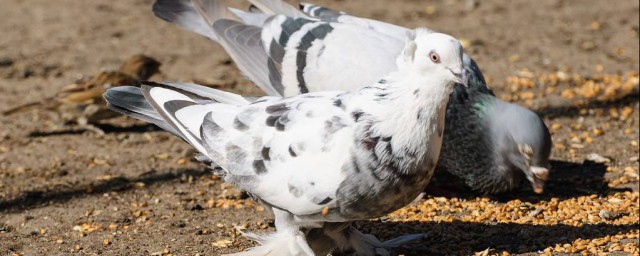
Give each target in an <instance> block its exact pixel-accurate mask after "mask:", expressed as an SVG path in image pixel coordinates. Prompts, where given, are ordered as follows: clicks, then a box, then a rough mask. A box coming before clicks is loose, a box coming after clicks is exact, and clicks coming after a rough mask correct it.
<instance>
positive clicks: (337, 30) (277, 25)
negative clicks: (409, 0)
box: [153, 0, 551, 193]
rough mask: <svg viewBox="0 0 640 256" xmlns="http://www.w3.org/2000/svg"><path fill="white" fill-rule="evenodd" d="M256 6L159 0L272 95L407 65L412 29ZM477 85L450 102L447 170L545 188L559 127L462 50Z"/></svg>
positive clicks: (476, 180) (312, 9)
mask: <svg viewBox="0 0 640 256" xmlns="http://www.w3.org/2000/svg"><path fill="white" fill-rule="evenodd" d="M249 2H251V3H252V7H251V9H250V11H249V12H243V11H240V10H237V9H227V8H226V7H224V6H223V5H222V4H221V3H220V1H219V0H157V1H156V2H155V3H154V5H153V12H154V13H155V14H156V15H157V16H158V17H160V18H162V19H164V20H167V21H169V22H173V23H175V24H176V25H178V26H180V27H182V28H185V29H188V30H191V31H195V32H197V33H199V34H202V35H204V36H207V37H209V38H211V39H212V40H214V41H216V42H218V43H220V44H221V45H222V46H223V47H224V49H225V50H226V51H227V52H228V53H229V55H230V56H231V58H232V59H233V60H234V61H235V63H236V64H237V65H238V67H239V68H240V70H241V71H242V72H243V74H245V75H246V76H247V77H248V78H249V79H250V80H251V81H253V82H255V83H256V84H257V85H258V86H259V87H260V88H261V89H262V90H263V91H264V92H266V93H267V94H268V95H272V96H293V95H297V94H300V93H307V92H317V91H330V90H347V91H350V90H356V89H358V88H359V87H361V86H363V85H367V84H371V83H373V82H375V81H377V80H378V79H380V78H382V77H383V76H385V75H386V74H388V73H389V72H393V71H395V70H397V69H398V66H396V63H395V61H394V60H395V58H396V56H397V55H398V54H399V53H400V51H401V50H402V48H403V43H404V41H403V39H404V34H405V33H406V31H408V29H407V28H404V27H400V26H396V25H393V24H389V23H385V22H381V21H376V20H371V19H365V18H359V17H355V16H352V15H349V14H346V13H343V12H337V11H333V10H330V9H327V8H324V7H320V6H315V5H312V4H302V5H301V10H298V9H297V8H295V7H293V6H291V5H289V4H287V3H285V2H284V1H282V0H249ZM463 59H464V62H463V64H464V68H465V70H466V71H467V73H468V74H469V86H468V87H463V86H461V85H456V86H455V87H454V91H453V93H452V95H451V97H450V100H449V104H448V107H447V114H446V123H447V127H446V128H445V135H444V142H443V146H442V154H441V156H440V159H439V161H438V169H442V170H446V171H449V172H451V173H453V174H454V175H456V176H458V177H460V178H462V179H463V180H464V181H465V182H466V183H467V185H469V186H470V187H471V188H473V189H477V190H480V191H482V192H484V193H497V192H504V191H508V190H511V189H514V188H516V187H518V186H519V185H520V184H521V181H523V180H528V181H529V182H530V183H531V186H532V187H533V190H534V191H535V192H537V193H541V192H542V191H543V187H544V182H545V181H546V179H547V177H548V175H549V168H550V164H549V155H550V152H551V136H550V134H549V131H548V129H547V126H546V125H545V124H544V122H543V121H542V119H541V118H540V117H538V116H537V115H536V114H535V113H534V112H532V111H530V110H528V109H526V108H523V107H521V106H518V105H516V104H511V103H508V102H504V101H501V100H500V99H498V98H496V97H495V96H494V95H493V92H492V91H491V90H490V89H489V88H488V87H487V85H486V82H485V80H484V77H483V75H482V73H481V72H480V69H479V68H478V66H477V65H476V63H475V62H474V61H473V59H471V58H470V57H469V56H468V55H466V54H464V55H463Z"/></svg>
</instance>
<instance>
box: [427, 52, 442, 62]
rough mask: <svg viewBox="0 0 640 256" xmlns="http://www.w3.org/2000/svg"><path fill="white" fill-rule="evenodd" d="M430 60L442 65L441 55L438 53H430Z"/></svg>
mask: <svg viewBox="0 0 640 256" xmlns="http://www.w3.org/2000/svg"><path fill="white" fill-rule="evenodd" d="M429 59H431V61H433V63H440V55H438V54H437V53H436V52H430V53H429Z"/></svg>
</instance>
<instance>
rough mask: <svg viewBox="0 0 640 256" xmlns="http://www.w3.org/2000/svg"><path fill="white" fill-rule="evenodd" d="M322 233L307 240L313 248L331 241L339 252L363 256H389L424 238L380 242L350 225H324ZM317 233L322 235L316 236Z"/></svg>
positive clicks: (418, 235) (414, 235) (399, 238)
mask: <svg viewBox="0 0 640 256" xmlns="http://www.w3.org/2000/svg"><path fill="white" fill-rule="evenodd" d="M322 231H323V232H313V233H314V234H316V235H315V236H313V237H312V236H309V239H308V240H309V242H310V244H311V245H312V246H313V247H314V248H318V247H321V246H322V245H326V244H327V242H326V240H332V241H333V244H334V247H336V249H337V250H338V251H339V252H353V253H354V254H355V255H364V256H375V255H391V253H390V251H391V250H393V249H395V248H398V247H399V246H401V245H403V244H406V243H409V242H412V241H414V240H417V239H420V238H422V237H424V235H423V234H411V235H404V236H400V237H397V238H394V239H391V240H388V241H384V242H382V241H380V240H378V239H377V238H376V237H375V236H373V235H371V234H364V233H362V232H360V231H359V230H357V229H356V228H355V227H353V226H352V225H351V223H326V224H325V226H324V227H322ZM318 233H323V234H322V235H317V234H318ZM325 247H326V246H325Z"/></svg>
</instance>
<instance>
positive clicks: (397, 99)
mask: <svg viewBox="0 0 640 256" xmlns="http://www.w3.org/2000/svg"><path fill="white" fill-rule="evenodd" d="M407 33H408V34H407V40H406V43H405V46H404V47H403V50H401V52H400V53H398V56H397V57H396V59H397V61H396V65H397V66H398V68H397V70H396V71H393V72H390V73H388V74H386V75H385V76H383V78H382V79H380V80H379V81H378V82H374V83H372V84H370V85H367V86H364V87H361V88H360V89H358V90H354V91H351V92H345V91H323V92H314V93H307V94H303V95H296V96H292V97H289V98H282V97H274V96H267V97H263V98H259V99H257V100H255V101H253V102H250V101H248V100H246V99H245V98H243V97H241V96H239V95H236V94H232V93H228V92H223V91H219V90H215V89H210V88H206V87H202V86H198V85H195V84H179V83H165V84H156V83H152V82H143V83H142V85H141V87H139V88H138V87H133V86H124V87H116V88H113V89H110V90H108V91H107V92H106V93H105V95H104V96H105V99H106V100H107V102H108V106H109V108H111V109H113V110H116V111H118V112H122V113H124V114H127V115H130V116H133V117H137V118H140V119H142V120H146V121H149V122H151V123H155V124H158V125H159V126H160V127H163V128H165V129H167V130H168V131H170V132H172V133H173V134H175V135H177V136H179V137H181V138H182V139H184V140H185V141H187V142H188V143H189V144H191V145H192V146H193V147H194V148H195V149H196V150H197V151H198V152H199V153H200V156H199V159H201V160H202V161H204V162H207V163H209V164H210V165H211V166H212V167H214V166H219V167H220V169H217V171H216V172H215V173H216V174H217V175H220V176H222V177H223V178H224V180H225V182H228V183H231V184H234V185H236V186H237V187H239V188H240V189H242V190H245V191H247V193H249V194H250V195H251V196H252V197H253V198H254V199H256V200H257V201H259V202H261V203H263V204H264V205H265V206H266V207H268V208H269V209H270V210H272V211H273V212H274V215H275V225H276V229H277V232H276V233H273V234H265V235H256V234H250V235H248V236H249V237H251V238H253V239H255V240H257V241H258V242H260V243H261V244H262V245H261V246H258V247H255V248H252V249H250V250H248V251H245V252H241V253H239V254H241V255H278V256H279V255H315V254H319V255H326V254H328V253H331V252H333V251H352V252H355V253H356V254H357V255H376V254H388V251H387V250H386V249H387V248H390V247H395V246H397V245H398V244H401V243H404V242H406V241H409V240H412V239H415V238H418V237H421V236H420V235H409V236H403V237H400V238H397V239H393V240H390V241H387V242H380V241H379V240H377V239H375V238H374V237H373V236H371V235H364V234H362V233H360V232H359V231H357V230H356V229H355V228H353V227H351V226H350V222H352V221H354V220H363V219H370V218H376V217H380V216H383V215H385V214H388V213H391V212H393V211H395V210H397V209H399V208H401V207H403V206H405V205H407V204H409V203H410V202H411V201H412V200H414V199H415V198H416V197H417V196H419V194H420V193H421V192H422V191H423V190H424V188H425V187H426V185H427V184H428V183H429V180H430V179H431V176H432V174H433V171H434V169H435V167H436V162H437V160H438V156H439V153H440V148H441V144H442V138H443V136H444V122H445V110H446V104H447V102H448V99H449V95H450V93H451V90H452V89H453V85H454V84H455V83H466V80H465V78H464V73H465V72H464V68H463V66H462V46H461V45H460V43H459V42H458V41H457V40H456V39H454V38H453V37H451V36H448V35H445V34H440V33H432V32H431V31H427V30H423V29H417V30H414V31H409V32H407Z"/></svg>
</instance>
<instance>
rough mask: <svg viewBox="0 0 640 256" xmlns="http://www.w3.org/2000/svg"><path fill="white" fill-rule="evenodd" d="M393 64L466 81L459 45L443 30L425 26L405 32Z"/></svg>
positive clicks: (453, 79) (459, 81)
mask: <svg viewBox="0 0 640 256" xmlns="http://www.w3.org/2000/svg"><path fill="white" fill-rule="evenodd" d="M397 64H398V67H399V68H400V69H402V68H410V69H412V70H414V71H416V72H418V73H421V74H429V76H434V77H435V76H441V77H440V78H441V79H445V80H451V81H454V82H456V83H460V84H463V85H465V86H466V84H467V82H466V76H465V73H466V72H465V70H464V68H463V65H462V45H461V44H460V42H459V41H458V40H456V39H455V38H453V37H452V36H449V35H446V34H441V33H434V32H432V31H430V30H427V29H416V30H413V31H409V32H407V42H406V44H405V48H404V50H403V51H402V54H401V56H400V58H398V63H397Z"/></svg>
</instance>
